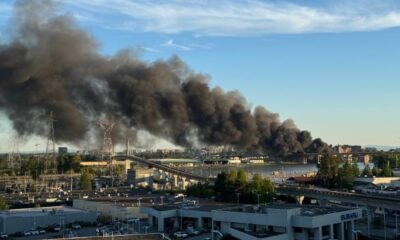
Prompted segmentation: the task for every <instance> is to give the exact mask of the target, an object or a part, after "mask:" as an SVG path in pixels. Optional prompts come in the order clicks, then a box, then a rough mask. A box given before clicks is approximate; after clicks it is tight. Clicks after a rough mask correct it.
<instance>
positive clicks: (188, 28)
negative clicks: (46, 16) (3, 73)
mask: <svg viewBox="0 0 400 240" xmlns="http://www.w3.org/2000/svg"><path fill="white" fill-rule="evenodd" d="M64 1H65V2H66V3H67V4H68V3H70V4H71V1H70V0H64ZM318 2H320V1H318ZM350 2H351V4H350ZM354 2H355V3H354ZM382 2H384V1H380V0H365V1H356V0H355V1H339V0H338V1H335V4H336V5H332V2H330V3H331V4H329V5H328V4H325V5H324V3H325V2H324V1H322V3H320V4H318V5H317V6H312V5H300V4H299V3H296V1H293V2H285V1H261V0H236V1H228V0H218V1H206V0H191V1H182V0H170V1H165V0H91V1H87V0H74V1H73V5H74V6H75V7H77V8H80V9H81V10H85V11H92V12H95V11H98V12H99V13H101V14H120V15H121V16H123V20H121V22H118V24H117V26H115V27H123V28H124V29H125V30H126V29H130V28H131V29H132V30H141V31H148V32H159V33H181V32H189V33H193V34H194V35H212V36H260V35H268V34H286V33H310V32H346V31H373V30H380V29H385V28H391V27H398V26H400V6H398V3H396V2H394V1H390V2H389V1H386V3H387V4H382ZM326 3H328V1H326ZM365 4H367V5H368V8H365V7H360V6H362V5H365Z"/></svg>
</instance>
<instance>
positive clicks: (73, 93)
mask: <svg viewBox="0 0 400 240" xmlns="http://www.w3.org/2000/svg"><path fill="white" fill-rule="evenodd" d="M56 12H57V11H56V10H55V6H54V5H53V4H52V3H51V2H49V1H28V0H26V1H19V2H17V4H16V7H15V14H14V17H13V19H12V21H11V23H10V27H11V33H10V40H9V41H8V42H7V43H6V44H3V45H0V109H1V111H4V112H5V113H6V114H7V116H8V117H9V118H10V119H11V121H12V123H13V126H14V128H15V129H16V130H17V132H18V133H19V134H21V135H43V134H44V133H45V132H46V131H45V115H46V113H48V112H49V111H53V113H54V116H55V118H56V119H57V122H56V124H55V127H56V129H55V133H56V139H57V140H59V141H64V142H71V143H73V142H77V141H79V140H82V139H83V138H85V137H86V136H87V134H88V132H89V131H90V129H91V128H93V127H96V124H95V122H96V120H98V119H99V118H110V117H114V119H116V120H117V122H118V126H119V130H120V131H118V132H120V133H123V134H122V135H124V133H125V131H128V130H129V131H132V130H137V129H143V130H146V131H148V132H150V133H151V134H153V135H155V136H158V137H161V138H165V139H168V140H170V141H172V142H174V143H175V144H179V145H182V146H190V145H191V144H192V142H193V140H194V139H195V138H196V140H197V141H200V142H202V143H205V144H210V145H230V146H234V147H236V148H238V149H244V150H261V151H272V152H278V153H293V152H304V151H313V152H314V151H322V150H323V149H325V148H326V144H325V143H323V142H322V141H321V140H319V139H316V140H314V141H313V140H312V138H311V135H310V133H309V132H307V131H300V130H298V129H297V128H296V126H295V125H294V123H293V122H292V121H291V120H287V121H284V122H280V120H279V117H278V115H277V114H275V113H271V112H268V111H267V110H266V109H265V108H263V107H256V108H255V110H254V111H252V110H250V109H249V107H248V104H247V103H246V101H245V99H244V98H243V97H242V96H241V95H240V94H239V93H238V92H228V93H224V92H223V91H222V90H221V89H219V88H210V87H209V85H208V84H207V77H205V76H204V75H201V74H196V73H194V72H192V71H191V70H190V69H189V68H188V67H187V66H186V65H185V63H183V62H182V61H181V60H180V59H179V58H178V57H176V56H174V57H172V58H171V59H169V60H167V61H163V60H159V61H155V62H153V63H146V62H143V61H141V60H140V59H137V58H135V57H133V54H131V52H130V51H129V50H126V51H121V52H120V53H119V54H117V55H116V56H112V57H104V56H102V55H100V54H99V53H98V51H97V45H96V42H95V41H94V40H93V39H92V37H91V36H90V35H89V34H88V33H86V32H84V31H83V30H82V29H79V28H78V27H77V26H76V24H75V23H74V21H73V19H72V18H71V17H70V16H66V15H59V14H57V13H56Z"/></svg>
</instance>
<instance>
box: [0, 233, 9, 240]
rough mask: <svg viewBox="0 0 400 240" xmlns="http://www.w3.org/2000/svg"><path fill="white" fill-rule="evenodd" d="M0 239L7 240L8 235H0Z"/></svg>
mask: <svg viewBox="0 0 400 240" xmlns="http://www.w3.org/2000/svg"><path fill="white" fill-rule="evenodd" d="M0 238H1V239H7V238H8V235H7V234H5V233H0Z"/></svg>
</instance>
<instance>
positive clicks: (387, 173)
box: [382, 161, 392, 177]
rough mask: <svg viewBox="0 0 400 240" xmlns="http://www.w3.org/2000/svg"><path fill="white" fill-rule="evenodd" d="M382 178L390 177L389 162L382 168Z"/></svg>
mask: <svg viewBox="0 0 400 240" xmlns="http://www.w3.org/2000/svg"><path fill="white" fill-rule="evenodd" d="M382 176H384V177H391V176H392V169H391V168H390V164H389V161H387V162H386V164H385V166H384V167H383V171H382Z"/></svg>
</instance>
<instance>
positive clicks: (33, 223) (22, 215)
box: [0, 206, 97, 234]
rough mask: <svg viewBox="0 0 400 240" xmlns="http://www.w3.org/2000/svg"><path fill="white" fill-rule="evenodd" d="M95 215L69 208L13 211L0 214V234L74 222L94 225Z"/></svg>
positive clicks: (94, 213)
mask: <svg viewBox="0 0 400 240" xmlns="http://www.w3.org/2000/svg"><path fill="white" fill-rule="evenodd" d="M96 221H97V213H96V212H90V211H85V210H79V209H74V208H70V207H64V206H58V207H42V208H25V209H13V210H7V211H2V212H0V232H3V233H5V234H13V233H16V232H25V231H30V230H32V229H37V228H46V227H49V226H51V225H54V224H60V225H61V226H62V225H63V224H69V223H74V222H87V223H94V222H96Z"/></svg>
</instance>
